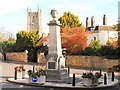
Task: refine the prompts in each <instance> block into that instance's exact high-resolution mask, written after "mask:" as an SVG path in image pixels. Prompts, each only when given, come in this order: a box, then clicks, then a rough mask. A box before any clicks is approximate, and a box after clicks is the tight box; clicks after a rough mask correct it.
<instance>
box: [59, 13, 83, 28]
mask: <svg viewBox="0 0 120 90" xmlns="http://www.w3.org/2000/svg"><path fill="white" fill-rule="evenodd" d="M59 21H60V23H61V24H62V25H61V27H62V28H74V27H80V26H81V22H80V20H79V19H78V16H75V15H74V14H72V13H71V12H64V15H63V16H62V17H60V18H59Z"/></svg>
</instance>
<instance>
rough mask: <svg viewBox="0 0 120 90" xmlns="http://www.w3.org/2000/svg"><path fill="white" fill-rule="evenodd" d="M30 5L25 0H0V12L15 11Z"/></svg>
mask: <svg viewBox="0 0 120 90" xmlns="http://www.w3.org/2000/svg"><path fill="white" fill-rule="evenodd" d="M30 5H32V4H31V3H29V2H28V1H27V0H2V1H0V14H7V13H10V12H16V11H18V10H20V9H23V8H26V7H27V6H30Z"/></svg>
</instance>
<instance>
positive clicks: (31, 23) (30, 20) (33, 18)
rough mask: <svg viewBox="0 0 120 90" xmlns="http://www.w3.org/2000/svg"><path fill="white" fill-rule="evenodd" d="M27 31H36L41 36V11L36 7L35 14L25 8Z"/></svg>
mask: <svg viewBox="0 0 120 90" xmlns="http://www.w3.org/2000/svg"><path fill="white" fill-rule="evenodd" d="M27 31H28V32H30V31H38V32H39V35H40V36H42V11H41V8H39V7H38V11H37V12H32V10H31V9H30V8H27Z"/></svg>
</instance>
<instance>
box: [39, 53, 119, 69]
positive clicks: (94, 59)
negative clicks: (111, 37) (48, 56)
mask: <svg viewBox="0 0 120 90" xmlns="http://www.w3.org/2000/svg"><path fill="white" fill-rule="evenodd" d="M38 63H46V60H45V57H44V56H40V55H39V57H38ZM118 64H120V60H115V59H106V58H103V57H98V56H67V59H66V65H70V66H80V67H87V68H101V69H104V68H109V67H112V66H114V65H118Z"/></svg>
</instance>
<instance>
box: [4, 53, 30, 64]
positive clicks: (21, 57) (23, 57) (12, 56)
mask: <svg viewBox="0 0 120 90" xmlns="http://www.w3.org/2000/svg"><path fill="white" fill-rule="evenodd" d="M27 53H28V52H26V51H25V52H10V53H6V59H7V60H10V61H19V62H27V57H28V56H27Z"/></svg>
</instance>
